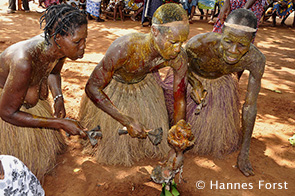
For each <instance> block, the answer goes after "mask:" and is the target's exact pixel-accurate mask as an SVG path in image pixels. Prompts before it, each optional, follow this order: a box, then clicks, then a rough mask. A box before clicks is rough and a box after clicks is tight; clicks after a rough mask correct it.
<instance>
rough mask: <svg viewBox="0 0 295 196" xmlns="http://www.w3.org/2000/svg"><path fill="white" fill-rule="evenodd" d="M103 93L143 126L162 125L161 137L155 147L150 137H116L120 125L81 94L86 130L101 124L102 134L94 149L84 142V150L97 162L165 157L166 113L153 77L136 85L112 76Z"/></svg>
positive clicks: (125, 162)
mask: <svg viewBox="0 0 295 196" xmlns="http://www.w3.org/2000/svg"><path fill="white" fill-rule="evenodd" d="M104 92H105V93H106V94H107V95H108V96H109V98H110V100H111V101H112V103H113V104H114V105H115V106H116V107H117V108H118V109H119V110H120V111H121V112H123V113H124V114H126V115H128V116H131V117H132V118H134V119H137V120H138V121H139V122H140V123H142V124H143V125H144V126H145V128H146V129H155V128H158V127H162V128H163V132H164V133H163V140H162V142H161V143H160V144H159V145H158V146H154V145H152V143H151V142H150V141H149V139H137V138H131V137H130V136H129V135H121V136H119V134H118V129H122V128H123V125H121V124H120V123H119V122H118V121H116V120H115V119H113V118H112V117H111V116H109V115H108V114H107V113H105V112H104V111H102V110H101V109H99V108H97V107H96V106H95V105H94V104H93V103H92V102H91V100H90V99H89V98H88V97H87V96H86V95H85V94H84V95H83V97H82V100H81V106H80V111H79V121H80V122H81V124H82V125H83V126H84V127H86V128H88V130H90V129H93V128H94V127H96V126H97V125H100V127H101V131H102V134H103V137H102V139H101V140H100V141H99V142H98V145H97V146H96V147H94V148H92V147H91V145H90V144H89V142H88V141H87V142H86V144H85V145H86V146H85V152H87V153H90V154H92V155H93V156H95V157H96V160H97V161H98V162H99V163H104V164H108V165H124V166H131V165H132V164H133V163H134V161H139V160H140V159H144V158H146V157H149V158H163V157H165V156H166V154H167V153H168V151H169V149H170V148H169V146H168V144H167V132H168V129H169V122H168V114H167V110H166V107H165V100H164V94H163V90H162V88H161V87H160V86H159V85H158V84H157V82H156V81H155V80H154V78H153V76H152V75H151V74H148V75H147V76H146V77H145V78H144V79H143V80H142V81H140V82H138V83H135V84H123V83H121V82H118V81H116V80H114V79H113V80H112V81H111V82H110V84H109V85H108V86H107V87H106V88H105V89H104Z"/></svg>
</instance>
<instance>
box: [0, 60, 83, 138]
mask: <svg viewBox="0 0 295 196" xmlns="http://www.w3.org/2000/svg"><path fill="white" fill-rule="evenodd" d="M17 62H18V66H16V65H14V66H11V67H12V68H11V71H10V72H9V75H8V77H7V79H6V82H5V85H4V88H3V91H2V96H1V98H0V116H1V118H2V119H3V120H4V121H6V122H8V123H11V124H13V125H16V126H22V127H46V128H54V129H64V130H65V131H66V132H68V133H69V134H72V135H79V134H81V135H82V136H83V137H86V134H85V133H84V132H83V128H82V127H81V126H80V125H79V123H78V122H77V121H74V120H69V119H67V120H66V119H58V118H45V117H41V116H36V115H32V114H29V113H26V112H23V111H20V108H21V106H22V104H23V103H24V100H25V97H26V95H27V93H28V89H29V85H30V84H29V83H30V80H31V78H32V77H33V75H32V67H31V65H30V63H29V62H30V61H26V60H23V59H19V60H17ZM11 63H14V62H11ZM34 96H38V95H37V94H36V95H34ZM12 97H13V99H12Z"/></svg>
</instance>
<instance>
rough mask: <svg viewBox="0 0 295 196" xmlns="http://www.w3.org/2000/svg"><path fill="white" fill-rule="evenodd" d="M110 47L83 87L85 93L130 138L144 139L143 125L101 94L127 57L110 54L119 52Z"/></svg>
mask: <svg viewBox="0 0 295 196" xmlns="http://www.w3.org/2000/svg"><path fill="white" fill-rule="evenodd" d="M111 47H112V46H111ZM111 47H110V49H109V50H108V51H107V53H106V55H105V57H104V58H103V59H102V61H101V62H99V64H98V65H97V66H96V68H95V69H94V71H93V72H92V74H91V75H90V78H89V79H88V81H87V84H86V87H85V92H86V94H87V96H88V97H89V98H90V99H91V101H92V102H93V103H94V104H95V105H96V106H97V107H98V108H100V109H102V110H103V111H104V112H106V113H107V114H109V115H110V116H111V117H112V118H114V119H115V120H117V121H118V122H120V123H121V124H122V125H123V126H125V127H126V128H127V131H128V133H129V135H130V136H131V137H138V138H146V136H147V134H146V133H145V132H144V130H145V129H144V127H143V125H141V124H140V123H139V122H138V121H136V120H135V119H133V118H131V117H130V116H128V115H126V114H123V113H122V112H121V111H119V110H118V108H117V107H116V106H115V105H114V104H113V103H112V102H111V100H110V99H109V97H108V96H107V95H106V94H105V93H104V92H103V89H104V88H105V87H106V86H107V85H108V84H109V83H110V81H111V80H112V77H113V75H114V71H115V69H118V68H120V66H122V64H123V61H124V59H127V57H126V58H123V56H124V54H122V53H124V52H121V54H118V52H112V51H120V50H118V49H115V48H111ZM121 51H122V49H121ZM128 58H130V57H128Z"/></svg>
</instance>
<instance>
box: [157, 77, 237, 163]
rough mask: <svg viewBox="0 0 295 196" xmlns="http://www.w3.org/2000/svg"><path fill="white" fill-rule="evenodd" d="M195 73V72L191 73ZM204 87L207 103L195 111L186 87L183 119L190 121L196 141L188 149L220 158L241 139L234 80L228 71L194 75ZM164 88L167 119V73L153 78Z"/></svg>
mask: <svg viewBox="0 0 295 196" xmlns="http://www.w3.org/2000/svg"><path fill="white" fill-rule="evenodd" d="M195 76H196V75H195ZM196 77H197V78H198V79H199V80H200V81H201V82H202V84H203V86H204V89H206V90H207V92H208V95H207V97H206V100H207V105H206V106H205V107H203V108H202V110H201V112H200V113H199V114H195V110H196V107H197V105H196V103H195V102H194V101H193V100H192V99H191V97H190V92H191V89H192V87H191V86H190V85H188V90H187V114H186V118H187V122H188V123H190V124H191V127H192V132H193V133H194V135H195V138H196V142H195V146H194V148H193V149H191V150H190V152H193V153H196V154H199V155H208V154H210V155H213V156H215V157H219V158H221V157H222V156H223V155H225V154H229V153H231V152H233V151H235V150H237V149H238V148H239V146H240V143H241V138H242V133H241V129H240V112H239V108H240V102H239V94H238V86H237V84H238V83H237V80H236V79H235V78H234V77H233V76H232V75H225V76H222V77H220V78H217V79H205V78H202V77H199V76H196ZM157 82H158V83H161V86H162V87H163V89H164V93H165V99H166V105H167V109H168V113H169V118H170V121H171V119H172V117H173V90H172V88H171V87H172V85H173V75H172V74H171V73H169V74H168V75H167V77H166V78H165V80H164V81H160V80H159V79H157Z"/></svg>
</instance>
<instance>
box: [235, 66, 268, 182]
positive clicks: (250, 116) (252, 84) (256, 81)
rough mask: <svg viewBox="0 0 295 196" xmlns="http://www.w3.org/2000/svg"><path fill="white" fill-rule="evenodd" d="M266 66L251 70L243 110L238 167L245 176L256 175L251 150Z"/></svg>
mask: <svg viewBox="0 0 295 196" xmlns="http://www.w3.org/2000/svg"><path fill="white" fill-rule="evenodd" d="M264 64H265V61H264V62H263V64H259V65H258V64H257V66H256V67H257V69H256V70H254V71H251V70H250V75H249V81H248V88H247V93H246V99H245V103H244V105H243V110H242V132H243V142H242V149H241V152H240V155H239V157H238V166H239V169H240V170H241V171H242V173H243V174H244V175H245V176H249V175H254V172H253V169H252V166H251V163H250V161H249V150H250V142H251V137H252V133H253V128H254V124H255V119H256V114H257V97H258V94H259V91H260V87H261V78H262V75H263V72H264ZM261 65H263V66H261ZM259 68H260V70H259Z"/></svg>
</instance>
